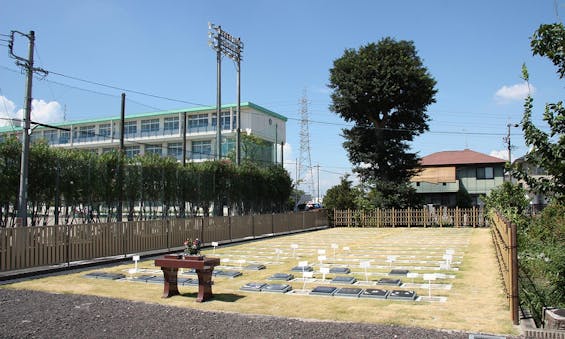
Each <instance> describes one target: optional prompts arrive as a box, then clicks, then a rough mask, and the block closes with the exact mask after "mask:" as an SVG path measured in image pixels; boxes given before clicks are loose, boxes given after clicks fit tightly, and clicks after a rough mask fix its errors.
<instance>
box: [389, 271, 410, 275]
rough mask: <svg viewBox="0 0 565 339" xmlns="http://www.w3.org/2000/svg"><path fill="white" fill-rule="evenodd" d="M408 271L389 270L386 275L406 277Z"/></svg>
mask: <svg viewBox="0 0 565 339" xmlns="http://www.w3.org/2000/svg"><path fill="white" fill-rule="evenodd" d="M408 272H410V271H408V270H391V271H390V272H389V273H388V275H404V276H405V275H407V274H408Z"/></svg>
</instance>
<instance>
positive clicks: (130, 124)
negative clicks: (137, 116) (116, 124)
mask: <svg viewBox="0 0 565 339" xmlns="http://www.w3.org/2000/svg"><path fill="white" fill-rule="evenodd" d="M136 134H137V121H126V122H125V123H124V137H135V135H136Z"/></svg>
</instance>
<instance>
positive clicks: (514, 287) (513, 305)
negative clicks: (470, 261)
mask: <svg viewBox="0 0 565 339" xmlns="http://www.w3.org/2000/svg"><path fill="white" fill-rule="evenodd" d="M508 226H509V227H508V231H509V233H510V234H509V236H508V239H509V240H510V244H509V248H508V252H509V265H508V266H509V267H508V269H509V272H508V273H509V275H510V277H509V280H510V281H511V288H510V290H509V292H510V294H511V295H510V312H512V313H511V316H512V322H513V323H514V325H518V324H519V323H520V314H519V311H518V307H519V305H520V304H519V300H518V251H517V249H518V246H517V234H516V229H517V227H516V225H515V224H509V225H508Z"/></svg>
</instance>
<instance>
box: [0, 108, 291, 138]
mask: <svg viewBox="0 0 565 339" xmlns="http://www.w3.org/2000/svg"><path fill="white" fill-rule="evenodd" d="M236 106H237V105H236V104H226V105H222V109H226V108H235V107H236ZM241 107H242V108H243V107H249V108H253V109H255V110H257V111H260V112H263V113H265V114H267V115H270V116H272V117H275V118H277V119H281V120H282V121H285V122H286V121H287V120H288V119H287V118H286V117H285V116H283V115H280V114H278V113H275V112H273V111H271V110H268V109H266V108H265V107H262V106H259V105H256V104H254V103H252V102H242V103H241ZM215 109H216V106H202V107H193V108H183V109H175V110H169V111H157V112H147V113H138V114H130V115H127V114H126V120H128V119H137V118H146V117H153V116H160V115H167V114H172V113H183V112H187V113H196V112H202V111H209V110H215ZM118 119H120V117H119V116H115V117H109V118H99V119H85V120H75V121H64V122H55V123H50V125H52V126H70V125H75V124H90V123H101V122H105V121H113V120H118ZM40 128H41V127H40ZM20 129H21V127H19V126H17V127H12V126H5V127H0V133H3V132H11V131H19V130H20Z"/></svg>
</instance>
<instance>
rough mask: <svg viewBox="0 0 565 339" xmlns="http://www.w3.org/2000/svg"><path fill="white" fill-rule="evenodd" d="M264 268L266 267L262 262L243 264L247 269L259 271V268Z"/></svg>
mask: <svg viewBox="0 0 565 339" xmlns="http://www.w3.org/2000/svg"><path fill="white" fill-rule="evenodd" d="M265 268H266V267H265V265H262V264H252V265H247V266H245V267H244V268H243V269H244V270H248V271H259V270H264V269H265Z"/></svg>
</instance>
